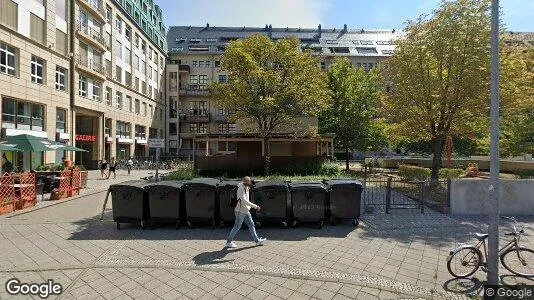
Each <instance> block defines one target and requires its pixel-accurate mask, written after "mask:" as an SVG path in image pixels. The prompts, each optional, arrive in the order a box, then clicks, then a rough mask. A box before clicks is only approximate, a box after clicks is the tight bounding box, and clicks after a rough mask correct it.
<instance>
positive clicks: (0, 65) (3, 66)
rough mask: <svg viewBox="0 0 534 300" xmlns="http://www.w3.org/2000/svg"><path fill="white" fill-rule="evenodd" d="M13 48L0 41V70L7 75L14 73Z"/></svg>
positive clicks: (14, 51)
mask: <svg viewBox="0 0 534 300" xmlns="http://www.w3.org/2000/svg"><path fill="white" fill-rule="evenodd" d="M15 53H16V50H15V48H13V47H11V46H9V45H8V44H5V43H2V42H0V72H1V73H4V74H8V75H13V76H15V75H16V69H15Z"/></svg>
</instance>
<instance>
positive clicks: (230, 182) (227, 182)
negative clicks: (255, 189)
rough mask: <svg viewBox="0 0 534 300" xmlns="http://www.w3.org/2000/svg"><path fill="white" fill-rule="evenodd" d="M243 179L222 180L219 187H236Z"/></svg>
mask: <svg viewBox="0 0 534 300" xmlns="http://www.w3.org/2000/svg"><path fill="white" fill-rule="evenodd" d="M240 182H241V180H222V181H221V182H220V183H219V188H236V187H237V185H238V184H239V183H240Z"/></svg>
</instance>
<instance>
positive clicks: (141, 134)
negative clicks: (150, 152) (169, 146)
mask: <svg viewBox="0 0 534 300" xmlns="http://www.w3.org/2000/svg"><path fill="white" fill-rule="evenodd" d="M135 137H136V138H137V139H141V140H145V139H146V127H145V126H140V125H135Z"/></svg>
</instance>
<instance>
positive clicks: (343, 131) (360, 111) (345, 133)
mask: <svg viewBox="0 0 534 300" xmlns="http://www.w3.org/2000/svg"><path fill="white" fill-rule="evenodd" d="M328 82H329V84H330V92H331V95H332V106H331V107H330V108H329V109H327V110H325V111H323V112H322V113H321V114H320V116H319V129H320V131H322V132H329V133H335V134H336V138H335V140H334V142H335V144H336V146H335V147H336V148H337V149H343V150H344V151H345V154H346V161H345V163H346V169H347V170H348V169H349V159H350V157H349V151H369V150H374V149H377V148H381V147H383V146H385V138H384V135H383V134H382V124H381V123H380V122H379V121H378V120H377V119H376V117H377V115H378V108H379V104H380V95H381V91H382V87H383V86H382V81H381V79H380V74H379V72H378V71H376V70H373V71H371V72H368V73H367V72H365V71H364V70H363V69H361V68H358V69H355V68H354V66H353V65H352V64H351V62H350V61H349V60H348V59H347V58H343V59H339V60H336V61H335V62H334V64H332V66H331V68H330V70H329V72H328Z"/></svg>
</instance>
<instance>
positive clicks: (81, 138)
mask: <svg viewBox="0 0 534 300" xmlns="http://www.w3.org/2000/svg"><path fill="white" fill-rule="evenodd" d="M76 141H78V142H90V143H92V142H95V141H96V136H94V135H83V134H77V135H76Z"/></svg>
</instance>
